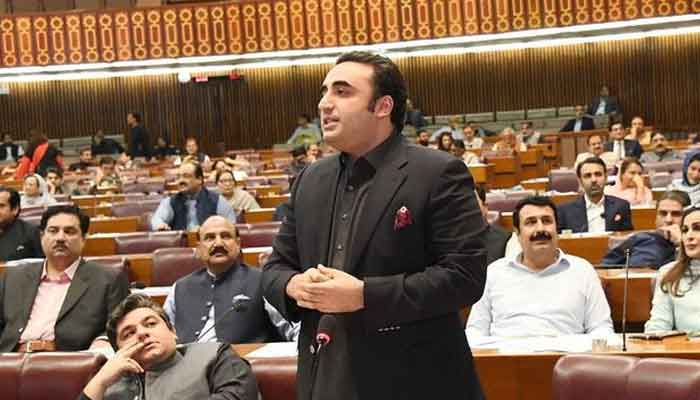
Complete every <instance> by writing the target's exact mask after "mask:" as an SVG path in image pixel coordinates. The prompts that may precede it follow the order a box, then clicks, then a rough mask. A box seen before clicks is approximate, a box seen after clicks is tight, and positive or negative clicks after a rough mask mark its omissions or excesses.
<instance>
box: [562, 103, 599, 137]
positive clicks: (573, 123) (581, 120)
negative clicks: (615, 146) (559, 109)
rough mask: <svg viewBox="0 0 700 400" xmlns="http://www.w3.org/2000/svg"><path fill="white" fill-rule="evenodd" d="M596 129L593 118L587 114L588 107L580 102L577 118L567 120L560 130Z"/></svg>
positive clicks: (577, 108)
mask: <svg viewBox="0 0 700 400" xmlns="http://www.w3.org/2000/svg"><path fill="white" fill-rule="evenodd" d="M591 129H595V124H594V123H593V119H592V118H589V117H587V116H586V107H584V106H583V105H581V104H579V105H577V106H576V118H573V119H570V120H568V121H566V124H565V125H564V127H563V128H561V129H560V130H559V132H581V131H589V130H591Z"/></svg>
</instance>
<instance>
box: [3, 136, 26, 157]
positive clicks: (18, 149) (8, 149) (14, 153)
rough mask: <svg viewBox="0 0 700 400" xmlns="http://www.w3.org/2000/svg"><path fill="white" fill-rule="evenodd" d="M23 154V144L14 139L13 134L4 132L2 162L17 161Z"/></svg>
mask: <svg viewBox="0 0 700 400" xmlns="http://www.w3.org/2000/svg"><path fill="white" fill-rule="evenodd" d="M23 154H24V149H22V146H20V145H18V144H16V143H14V142H13V141H12V135H11V134H9V133H7V132H6V133H3V135H2V144H0V162H2V161H12V162H17V161H19V158H20V157H22V155H23Z"/></svg>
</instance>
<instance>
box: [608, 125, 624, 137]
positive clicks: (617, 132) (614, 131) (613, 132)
mask: <svg viewBox="0 0 700 400" xmlns="http://www.w3.org/2000/svg"><path fill="white" fill-rule="evenodd" d="M624 137H625V128H623V127H622V124H615V125H613V126H612V127H610V140H622V139H623V138H624Z"/></svg>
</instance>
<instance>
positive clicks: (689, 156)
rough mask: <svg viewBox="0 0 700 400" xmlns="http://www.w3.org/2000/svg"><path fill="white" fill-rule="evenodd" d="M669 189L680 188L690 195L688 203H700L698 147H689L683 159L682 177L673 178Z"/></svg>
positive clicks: (699, 154) (699, 159)
mask: <svg viewBox="0 0 700 400" xmlns="http://www.w3.org/2000/svg"><path fill="white" fill-rule="evenodd" d="M668 189H669V190H682V191H684V192H686V193H688V196H690V203H691V204H692V205H696V204H698V203H700V149H691V150H689V151H688V152H687V153H685V159H684V160H683V178H681V179H674V180H673V182H671V184H670V185H669V187H668Z"/></svg>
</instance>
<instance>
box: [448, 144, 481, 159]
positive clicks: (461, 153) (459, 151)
mask: <svg viewBox="0 0 700 400" xmlns="http://www.w3.org/2000/svg"><path fill="white" fill-rule="evenodd" d="M450 153H452V155H453V156H455V157H457V158H459V159H461V160H462V161H464V163H465V164H466V165H474V164H480V163H481V159H480V158H479V156H477V155H476V154H474V153H472V152H471V151H467V150H466V149H465V147H464V142H463V141H461V140H460V139H456V140H453V141H452V145H450Z"/></svg>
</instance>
